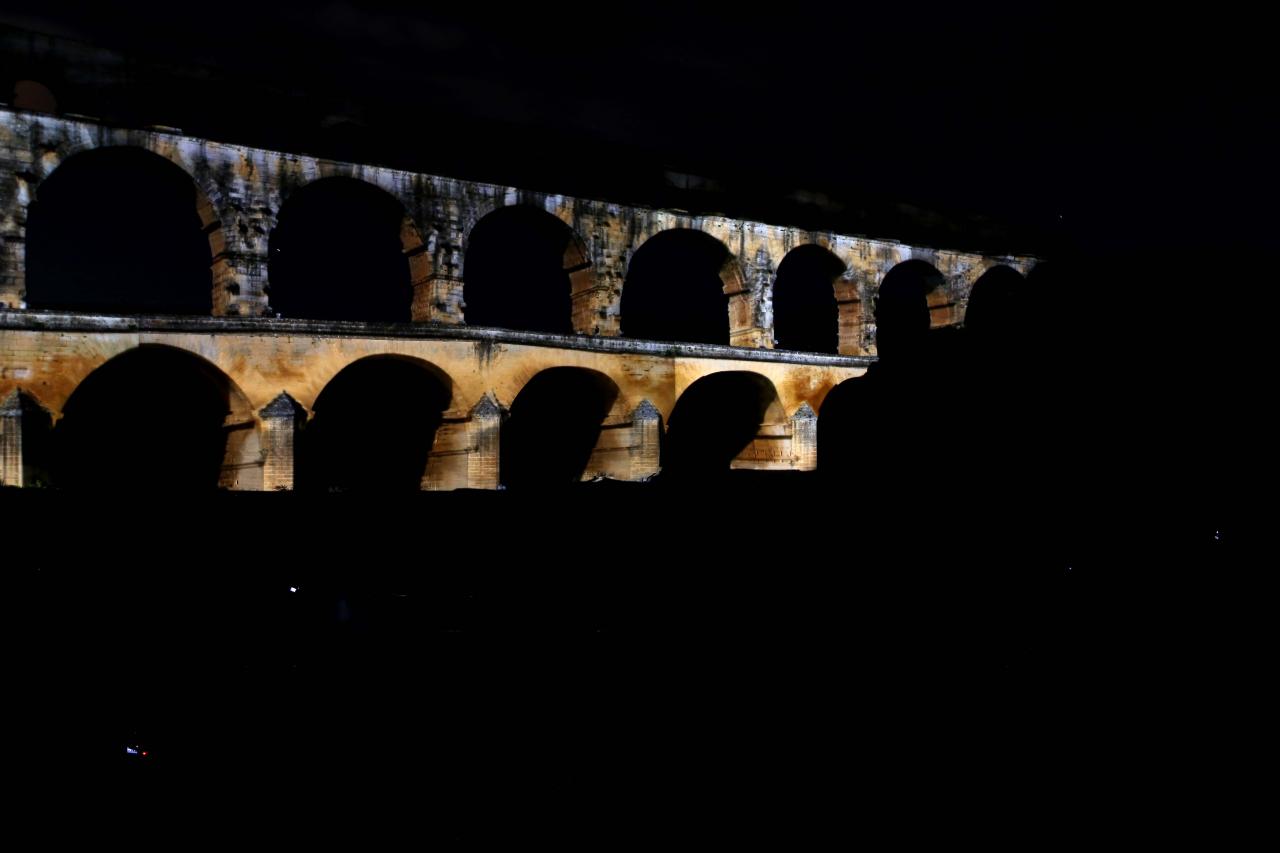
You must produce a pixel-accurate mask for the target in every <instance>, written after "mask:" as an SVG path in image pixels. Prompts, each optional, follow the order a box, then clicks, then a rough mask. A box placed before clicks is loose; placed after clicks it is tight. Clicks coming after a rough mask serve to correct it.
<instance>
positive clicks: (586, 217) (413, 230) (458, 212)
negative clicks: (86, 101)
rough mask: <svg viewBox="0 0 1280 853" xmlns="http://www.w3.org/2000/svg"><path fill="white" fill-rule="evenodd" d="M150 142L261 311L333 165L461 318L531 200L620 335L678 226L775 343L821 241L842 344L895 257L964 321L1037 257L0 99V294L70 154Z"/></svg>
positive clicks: (856, 336) (237, 296)
mask: <svg viewBox="0 0 1280 853" xmlns="http://www.w3.org/2000/svg"><path fill="white" fill-rule="evenodd" d="M113 145H126V146H134V147H139V148H144V149H146V150H149V151H152V152H154V153H156V154H158V155H159V156H161V157H164V158H165V159H167V160H170V161H171V162H173V163H175V164H177V165H178V166H180V167H181V168H183V169H184V170H186V172H187V173H188V174H189V175H191V177H192V180H193V182H194V184H195V186H196V187H197V189H198V190H199V192H198V194H197V203H196V204H197V210H198V213H199V215H200V217H201V221H202V222H204V224H205V230H206V232H207V233H208V235H209V243H210V249H211V252H212V257H213V268H214V269H213V272H214V274H213V280H214V294H213V305H214V313H215V314H216V315H219V316H232V317H261V316H269V315H270V314H271V313H273V312H271V309H270V300H269V298H268V284H269V283H268V281H267V241H268V236H269V235H270V233H271V230H272V228H274V226H275V223H276V217H277V215H278V213H279V211H280V209H281V206H282V205H283V204H284V202H285V201H286V200H287V199H288V198H289V197H290V196H291V195H292V193H294V192H296V191H297V190H298V189H300V188H301V187H303V186H306V185H307V184H308V183H311V182H312V181H316V180H319V179H321V178H326V177H334V176H343V177H350V178H355V179H358V180H362V181H367V182H369V183H371V184H373V185H375V186H377V187H380V188H382V189H383V190H385V191H386V192H388V193H389V194H391V195H392V196H394V197H395V198H396V199H397V200H399V201H400V203H401V204H402V205H403V207H404V210H405V221H404V225H403V227H402V229H401V242H402V245H403V250H404V252H405V254H406V255H407V256H408V257H409V260H410V272H411V278H412V283H413V289H414V298H413V305H412V309H411V316H412V318H413V320H415V321H419V322H429V323H439V324H461V323H464V322H465V314H466V311H465V307H464V306H465V299H464V287H463V283H464V278H465V270H464V269H463V258H464V257H465V254H466V248H467V239H468V235H469V233H470V231H471V228H472V227H474V225H475V224H476V223H477V222H478V221H479V220H480V219H481V218H483V217H484V215H485V214H487V213H489V212H491V211H493V210H495V209H497V208H499V207H503V206H508V205H515V204H521V205H531V206H533V207H537V208H539V209H541V210H544V211H546V212H548V213H550V214H551V215H553V216H555V217H557V218H558V219H560V220H561V221H562V222H564V223H565V224H566V225H567V226H569V227H570V228H571V229H572V231H573V233H574V239H573V240H572V241H571V244H570V246H569V247H568V248H567V249H566V252H565V258H564V265H565V269H566V271H568V273H569V276H570V282H571V286H572V290H573V297H572V299H573V309H572V310H573V327H574V329H575V331H576V332H577V333H578V334H581V335H602V336H616V335H617V334H618V333H619V329H620V322H619V312H620V305H621V298H622V288H623V286H624V284H625V279H626V273H627V266H628V264H629V262H630V258H631V257H632V255H634V253H635V251H636V250H637V249H638V248H639V247H640V245H641V244H643V243H644V241H645V240H647V239H648V238H650V237H652V236H653V235H655V234H657V233H659V232H661V231H664V230H667V229H670V228H688V229H694V230H698V231H703V232H705V233H707V234H709V235H711V236H712V237H715V238H716V239H717V240H719V241H720V242H722V243H723V244H724V245H725V247H726V248H727V249H728V250H729V253H730V257H729V260H728V261H727V263H726V265H725V268H724V269H723V270H722V271H721V279H722V280H723V282H724V291H725V295H726V297H727V310H728V312H729V316H730V329H731V331H730V341H731V343H732V344H733V345H735V346H743V347H756V348H767V347H770V346H772V340H773V334H772V331H773V330H772V322H773V318H772V308H771V293H772V286H773V278H774V273H775V271H776V269H777V267H778V265H779V264H780V263H781V262H782V260H783V258H784V257H785V256H786V254H787V253H788V252H789V251H791V250H792V249H794V248H795V247H797V246H800V245H804V244H808V243H814V244H817V245H821V246H824V247H826V248H827V249H829V250H830V251H831V252H832V253H833V254H835V255H836V256H837V257H838V258H839V259H840V260H841V261H842V262H844V264H845V265H846V270H847V271H846V273H845V276H844V277H843V284H838V285H837V300H838V302H839V303H840V304H841V320H840V329H841V339H840V352H841V353H844V354H847V355H861V354H869V353H872V352H873V351H874V350H873V344H872V343H871V342H870V341H869V340H868V336H867V335H866V334H865V326H866V324H867V323H868V322H869V320H870V314H869V312H870V302H869V300H868V299H867V298H866V297H867V295H869V294H870V293H871V292H874V289H875V287H876V286H877V285H878V283H879V282H880V280H881V279H883V277H884V275H885V274H886V273H887V272H888V270H889V269H890V268H891V267H893V266H894V265H895V264H897V263H899V262H901V261H905V260H910V259H913V258H918V259H923V260H927V261H928V262H929V263H932V264H933V265H934V266H935V267H937V268H938V270H939V272H941V273H942V276H943V278H944V281H945V286H944V287H943V288H941V289H939V290H938V291H937V292H936V293H933V294H931V295H930V305H931V308H932V311H933V322H934V325H945V324H948V323H954V322H959V321H961V320H962V318H963V315H964V307H965V304H966V300H967V299H968V293H969V289H970V288H972V286H973V284H974V282H976V281H977V279H978V277H979V276H981V275H982V273H983V272H984V271H986V270H987V269H989V268H991V267H992V266H995V265H997V264H1007V265H1008V266H1011V267H1013V268H1014V269H1016V270H1018V271H1019V272H1022V273H1026V272H1027V271H1028V270H1029V269H1030V268H1031V267H1032V266H1033V265H1034V263H1035V259H1034V258H1030V257H1004V256H1002V257H993V256H982V255H976V254H972V253H965V252H950V251H946V250H940V249H934V248H924V247H913V246H908V245H904V244H901V243H895V242H892V241H885V240H871V239H867V238H863V237H857V236H851V235H841V234H833V233H828V232H815V231H806V230H801V229H797V228H791V227H787V226H782V225H769V224H765V223H760V222H749V221H744V220H739V219H732V218H728V217H721V216H694V215H691V214H687V213H681V212H675V211H665V210H650V209H645V208H637V207H626V206H622V205H617V204H612V203H609V202H604V201H596V200H590V199H576V198H572V197H569V196H561V195H549V194H546V193H538V192H531V191H528V190H522V189H519V188H515V187H500V186H495V185H492V184H482V183H476V182H470V181H461V180H455V179H451V178H443V177H438V176H435V175H424V174H417V173H410V172H404V171H399V170H395V169H388V168H382V167H375V166H361V165H356V164H351V163H341V162H336V161H331V160H322V159H319V158H315V157H310V156H306V155H298V154H286V153H281V152H276V151H266V150H262V149H255V148H248V147H245V146H239V145H230V144H225V143H219V142H213V141H209V140H204V139H198V138H194V137H188V136H183V135H181V134H176V133H166V132H160V131H154V130H134V129H126V128H114V127H107V126H103V125H99V124H95V123H93V122H89V121H81V120H74V119H71V118H63V117H57V116H52V115H44V114H39V113H26V112H19V111H14V110H8V109H0V240H2V242H0V306H5V307H7V308H8V309H9V310H20V309H22V308H24V307H25V293H26V288H25V271H24V263H25V240H26V210H27V206H28V205H29V204H30V202H31V201H32V200H33V199H34V198H35V197H36V196H37V194H38V193H39V186H40V183H41V182H42V181H43V180H44V179H45V178H46V177H48V175H49V174H50V173H51V172H52V171H53V170H54V169H55V168H57V166H58V165H59V164H60V163H61V162H63V161H64V160H65V159H66V158H67V157H70V156H72V155H73V154H75V153H77V152H79V151H84V150H88V149H92V148H99V147H106V146H113Z"/></svg>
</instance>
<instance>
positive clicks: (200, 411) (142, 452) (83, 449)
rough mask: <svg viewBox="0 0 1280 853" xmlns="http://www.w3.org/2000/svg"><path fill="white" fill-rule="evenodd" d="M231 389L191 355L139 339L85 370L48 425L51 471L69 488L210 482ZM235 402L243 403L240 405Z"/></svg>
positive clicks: (185, 486)
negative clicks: (56, 417)
mask: <svg viewBox="0 0 1280 853" xmlns="http://www.w3.org/2000/svg"><path fill="white" fill-rule="evenodd" d="M238 393H239V392H237V391H234V389H233V387H232V385H231V382H230V380H229V379H228V378H227V376H226V375H225V374H223V373H222V372H221V371H220V370H218V369H217V368H216V367H214V366H213V365H211V364H209V363H208V362H206V361H205V360H204V359H202V358H200V357H199V356H196V355H193V354H192V353H188V352H185V351H183V350H179V349H174V348H172V347H167V346H159V345H143V346H139V347H137V348H136V349H132V350H129V351H127V352H125V353H122V354H121V355H118V356H116V357H115V358H113V359H111V360H110V361H108V362H106V363H105V364H103V365H102V366H101V367H99V368H98V369H96V370H95V371H93V372H92V373H90V374H89V375H88V376H87V377H85V379H84V380H83V381H82V382H81V383H80V384H79V386H77V387H76V390H75V391H74V392H73V393H72V395H71V397H70V398H69V399H68V400H67V402H66V405H65V406H64V407H63V417H62V419H61V420H60V421H59V422H58V424H57V425H56V427H55V429H54V431H53V452H54V454H55V455H54V460H53V476H54V482H55V484H56V485H58V486H60V487H65V488H69V489H113V490H126V491H128V490H146V491H155V492H165V491H180V492H190V491H202V490H213V489H215V488H217V487H218V485H219V482H220V476H221V471H222V468H223V464H224V459H225V457H226V453H227V446H228V427H227V424H226V422H227V415H229V414H231V412H232V409H233V403H234V402H236V400H234V399H233V397H235V396H237V395H238ZM241 408H243V406H241Z"/></svg>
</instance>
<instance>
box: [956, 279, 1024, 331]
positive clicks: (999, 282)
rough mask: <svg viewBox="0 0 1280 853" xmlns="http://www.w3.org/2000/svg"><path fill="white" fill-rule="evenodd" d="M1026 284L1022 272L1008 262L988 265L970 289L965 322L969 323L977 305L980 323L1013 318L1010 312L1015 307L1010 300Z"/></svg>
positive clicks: (998, 321) (997, 321)
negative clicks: (971, 313)
mask: <svg viewBox="0 0 1280 853" xmlns="http://www.w3.org/2000/svg"><path fill="white" fill-rule="evenodd" d="M1025 284H1026V279H1025V278H1023V276H1022V274H1021V273H1020V272H1018V271H1017V270H1015V269H1014V268H1013V267H1011V266H1009V265H1007V264H996V265H994V266H991V267H988V268H987V269H986V270H984V271H983V273H982V275H980V276H978V280H977V281H975V282H974V283H973V287H971V288H970V289H969V298H968V299H967V300H966V303H965V313H964V318H963V321H964V323H965V324H966V325H968V324H969V321H970V319H971V316H970V312H972V311H973V309H974V307H975V305H976V307H977V314H976V315H975V316H976V319H977V321H978V323H979V324H983V323H985V322H987V321H988V320H990V321H991V322H995V323H1002V322H1006V321H1008V320H1011V319H1012V315H1011V314H1010V312H1012V311H1013V310H1014V309H1013V307H1012V306H1011V305H1010V304H1009V302H1010V300H1013V299H1016V298H1017V296H1018V293H1019V292H1020V291H1021V290H1023V288H1024V285H1025ZM984 315H985V316H984ZM997 315H999V316H997ZM1006 315H1009V316H1006Z"/></svg>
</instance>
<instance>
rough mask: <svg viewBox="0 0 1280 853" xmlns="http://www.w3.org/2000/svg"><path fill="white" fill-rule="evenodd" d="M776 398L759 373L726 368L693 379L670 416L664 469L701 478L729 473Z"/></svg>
mask: <svg viewBox="0 0 1280 853" xmlns="http://www.w3.org/2000/svg"><path fill="white" fill-rule="evenodd" d="M777 399H778V392H777V389H775V388H774V387H773V383H772V382H770V381H769V380H768V379H766V378H765V377H763V376H761V375H760V374H758V373H750V372H747V371H727V372H723V373H713V374H711V375H710V376H704V377H702V378H701V379H699V380H697V381H696V382H694V383H693V384H692V385H690V386H689V387H688V388H686V389H685V391H684V393H683V394H681V395H680V399H679V400H677V401H676V405H675V408H674V409H673V410H672V412H671V417H670V418H669V419H668V422H667V434H666V437H665V438H664V440H663V445H662V470H663V474H664V475H665V476H666V477H668V478H671V479H685V478H696V479H703V478H709V477H716V476H719V475H722V474H725V473H727V472H728V471H729V466H730V463H731V462H732V461H733V459H734V458H735V457H736V456H738V454H740V453H741V452H742V451H743V450H745V449H746V447H747V445H749V444H750V443H751V442H752V440H753V439H754V438H755V437H756V435H757V434H758V433H759V431H760V426H761V424H763V423H764V420H765V416H766V414H767V413H768V411H769V407H770V406H771V405H772V404H773V403H774V402H775V401H776V400H777Z"/></svg>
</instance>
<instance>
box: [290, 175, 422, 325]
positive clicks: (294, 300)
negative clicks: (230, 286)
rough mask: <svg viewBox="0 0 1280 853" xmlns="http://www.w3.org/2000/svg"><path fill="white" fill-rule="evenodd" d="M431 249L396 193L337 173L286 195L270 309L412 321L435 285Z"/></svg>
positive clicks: (293, 188) (325, 316) (325, 317)
mask: <svg viewBox="0 0 1280 853" xmlns="http://www.w3.org/2000/svg"><path fill="white" fill-rule="evenodd" d="M432 270H433V262H432V258H431V251H430V245H429V243H428V242H427V241H425V240H423V238H422V233H421V231H420V230H419V228H418V227H417V224H416V223H415V222H414V220H413V218H412V217H411V216H410V215H409V213H408V212H407V211H406V209H405V207H404V204H403V203H402V202H401V201H400V199H399V198H397V197H396V195H395V194H393V193H391V192H389V191H387V190H386V189H384V188H382V187H381V186H379V185H378V184H375V183H373V182H370V181H365V180H363V179H361V178H359V177H356V176H355V175H354V174H348V173H346V172H342V171H339V172H337V173H334V174H326V175H325V176H323V177H319V178H317V179H315V180H311V181H308V182H306V183H302V184H299V185H296V186H291V187H290V188H289V189H288V191H287V192H282V196H281V202H280V210H279V214H278V215H277V216H276V221H275V225H274V227H273V228H272V229H271V233H270V235H269V236H268V271H267V276H268V278H267V288H266V289H267V293H268V295H269V298H270V303H271V308H270V310H271V311H274V312H276V313H280V314H283V315H284V316H289V317H302V318H307V319H316V320H357V321H363V322H385V323H393V322H408V321H409V320H411V319H412V318H413V316H414V313H415V304H416V301H417V294H418V292H419V291H420V290H421V289H422V288H425V287H429V282H430V279H431V275H432Z"/></svg>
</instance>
